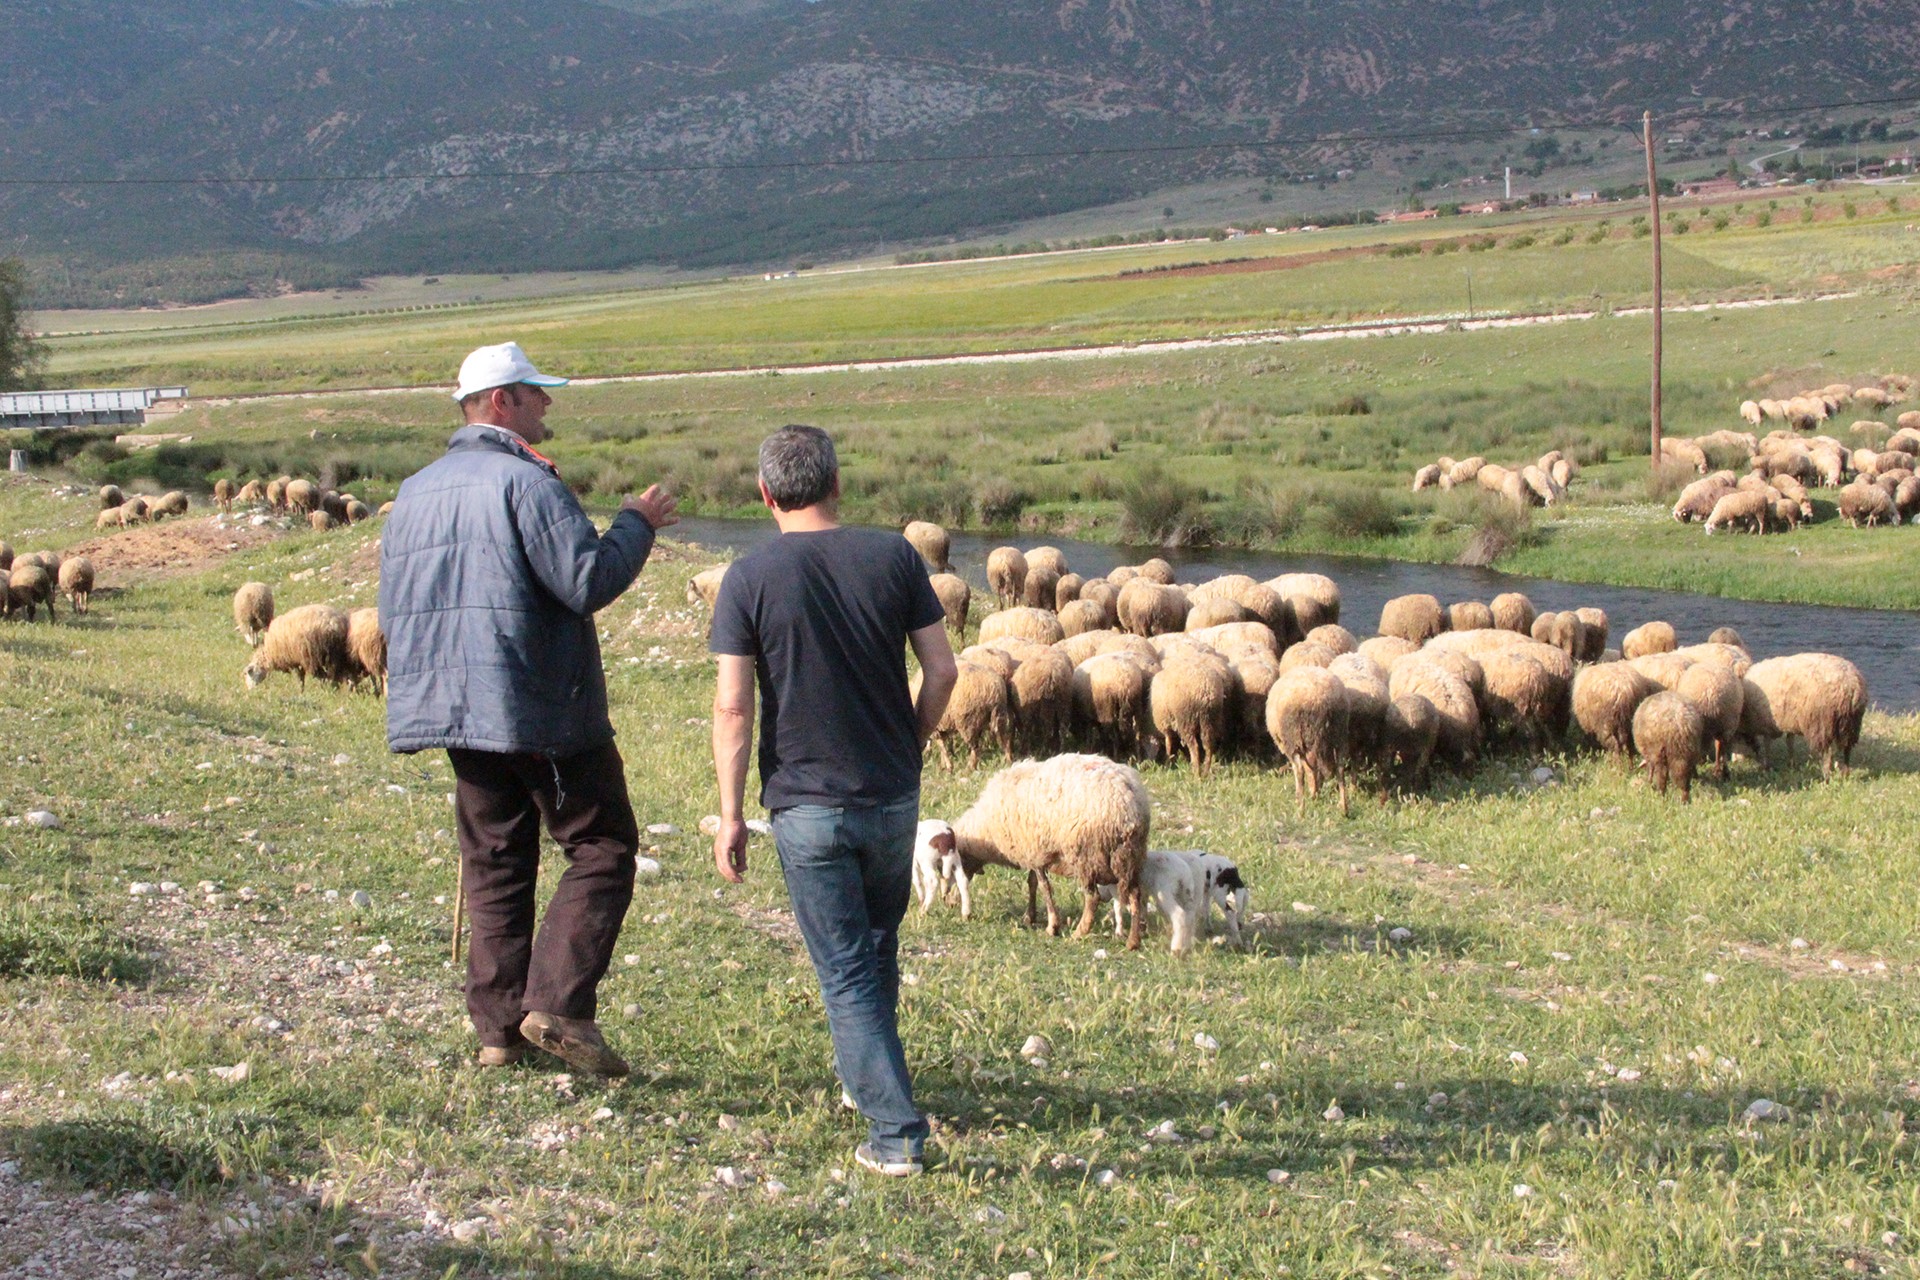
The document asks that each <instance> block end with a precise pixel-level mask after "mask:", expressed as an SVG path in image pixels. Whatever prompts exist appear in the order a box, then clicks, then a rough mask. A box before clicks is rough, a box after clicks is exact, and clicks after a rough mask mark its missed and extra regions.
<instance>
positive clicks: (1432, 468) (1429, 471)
mask: <svg viewBox="0 0 1920 1280" xmlns="http://www.w3.org/2000/svg"><path fill="white" fill-rule="evenodd" d="M1444 474H1445V473H1444V472H1442V471H1441V470H1440V464H1439V463H1436V462H1429V463H1428V464H1427V465H1426V466H1424V467H1421V468H1420V469H1419V470H1418V471H1416V472H1414V473H1413V491H1414V492H1415V493H1418V492H1420V491H1421V490H1422V489H1431V488H1433V487H1435V486H1436V485H1438V484H1439V483H1440V478H1441V476H1442V475H1444Z"/></svg>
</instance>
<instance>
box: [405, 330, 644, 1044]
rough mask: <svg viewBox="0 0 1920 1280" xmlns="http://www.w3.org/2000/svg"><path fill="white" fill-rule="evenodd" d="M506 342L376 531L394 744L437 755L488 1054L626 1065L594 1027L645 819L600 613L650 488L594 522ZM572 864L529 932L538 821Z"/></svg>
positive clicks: (636, 536)
mask: <svg viewBox="0 0 1920 1280" xmlns="http://www.w3.org/2000/svg"><path fill="white" fill-rule="evenodd" d="M566 381H567V380H566V379H565V378H556V377H550V376H548V375H547V374H543V373H541V372H540V371H539V370H538V369H536V368H534V365H533V362H532V361H531V360H529V359H527V356H526V353H525V352H524V351H522V350H521V349H520V347H519V345H518V344H517V343H512V342H503V343H500V344H499V345H497V346H491V347H481V348H480V349H479V350H477V351H475V352H474V353H473V354H471V355H469V356H468V357H467V358H466V361H465V363H463V364H462V365H461V366H460V386H459V389H458V390H457V391H455V392H454V398H455V399H456V400H458V401H459V402H460V409H461V412H462V414H463V415H464V416H465V419H466V425H465V426H463V427H461V428H460V429H459V430H458V431H456V432H454V433H453V438H452V439H451V440H450V441H449V442H448V444H447V452H446V454H445V456H443V457H442V458H441V459H440V460H439V461H437V462H435V463H433V464H432V465H431V466H428V467H426V468H425V469H423V470H421V471H420V472H418V473H416V474H415V475H413V476H411V477H409V478H408V480H407V481H406V483H404V484H402V485H401V486H400V494H399V497H398V498H397V499H396V500H395V502H394V508H393V513H392V515H391V516H389V517H388V520H387V525H386V528H385V530H383V532H382V536H381V539H380V622H381V626H382V627H383V628H384V629H385V631H386V634H387V644H388V650H387V672H388V693H387V743H388V746H389V747H390V748H391V749H392V750H394V751H398V752H413V751H425V750H429V749H434V748H444V749H445V750H446V752H447V758H448V759H449V760H450V761H451V762H452V764H453V773H454V778H455V789H454V807H455V817H456V821H457V825H458V828H459V839H460V859H461V872H462V880H463V886H464V890H465V894H466V901H467V913H468V916H469V917H470V918H471V920H472V922H473V941H472V945H471V947H470V949H469V951H468V953H467V1011H468V1013H469V1014H470V1016H471V1017H472V1019H473V1025H474V1030H475V1031H477V1032H478V1033H479V1037H480V1046H481V1047H480V1056H479V1061H480V1062H481V1063H482V1064H483V1065H487V1066H506V1065H510V1064H512V1063H514V1062H517V1061H518V1060H519V1059H520V1058H521V1057H522V1056H523V1055H524V1054H525V1053H526V1049H527V1046H528V1044H529V1043H531V1044H533V1045H535V1046H538V1047H539V1048H541V1049H544V1050H546V1051H547V1052H549V1053H552V1054H555V1055H557V1056H558V1057H561V1058H564V1059H565V1060H566V1061H567V1062H569V1063H571V1064H573V1065H574V1066H576V1067H579V1068H581V1069H582V1070H586V1071H591V1072H595V1073H598V1074H600V1075H608V1076H618V1075H625V1074H626V1071H627V1064H626V1063H625V1062H623V1061H621V1059H620V1057H619V1056H618V1055H617V1054H615V1053H614V1052H613V1050H612V1049H610V1048H609V1047H608V1046H607V1043H606V1041H605V1039H603V1038H602V1036H601V1034H600V1029H599V1026H598V1024H597V1023H596V1022H595V1020H594V1019H595V1012H596V993H597V990H598V987H599V983H600V979H601V978H602V977H603V976H604V975H605V974H606V971H607V963H608V961H609V960H610V959H611V958H612V955H613V947H614V943H615V941H616V940H617V939H618V937H619V935H620V925H621V922H622V921H623V920H624V919H625V918H626V912H627V904H628V903H629V902H630V901H631V900H632V897H633V876H634V851H635V848H636V846H637V845H638V843H639V829H638V825H637V824H636V822H635V820H634V815H633V805H632V804H631V802H630V801H629V800H628V798H627V779H626V770H625V766H624V764H623V763H622V761H621V759H620V752H619V751H618V749H616V748H615V746H614V742H613V725H612V722H611V721H610V720H609V719H608V716H607V686H606V676H605V674H604V672H603V671H602V668H601V665H600V643H599V637H598V635H597V634H596V633H595V631H594V625H593V615H594V613H595V612H596V611H597V610H599V609H602V608H604V607H605V606H606V605H608V604H609V603H611V602H612V601H613V600H614V599H615V598H616V597H618V596H619V595H620V593H621V592H623V591H625V590H626V589H627V588H628V587H629V586H631V585H632V584H633V580H634V579H635V578H636V577H638V576H639V573H640V569H641V566H642V565H644V564H645V563H646V560H647V554H648V553H649V552H650V551H651V550H652V549H653V537H654V531H655V530H656V529H661V528H664V527H666V526H667V525H670V524H673V523H674V522H675V520H676V519H677V517H676V516H675V515H674V500H673V498H672V497H671V496H670V495H669V494H667V493H666V492H664V491H663V490H662V489H661V488H660V486H658V485H652V486H649V487H648V489H647V491H646V492H645V493H643V494H641V495H640V496H639V497H637V498H634V497H629V498H627V499H626V500H625V501H623V502H622V503H621V504H620V510H619V512H618V513H617V514H616V515H615V516H614V518H613V523H612V524H611V525H609V526H608V528H607V531H606V532H605V533H604V534H602V533H599V532H598V531H597V530H596V529H595V528H594V524H593V521H592V520H590V519H589V518H588V517H587V513H586V512H585V511H583V510H582V509H581V507H580V503H579V501H578V500H577V499H575V497H574V496H573V493H572V491H571V490H569V489H568V488H567V486H566V485H565V484H563V483H562V482H561V480H560V475H559V472H558V471H557V470H556V469H555V468H554V465H553V464H552V463H551V462H549V461H548V460H547V459H546V458H544V457H542V456H541V455H540V453H539V452H538V451H537V449H536V448H535V446H537V445H539V444H540V443H541V442H542V441H544V440H546V439H547V437H548V436H549V434H550V433H549V432H548V430H547V426H546V421H545V418H546V412H547V406H548V405H550V404H552V403H553V400H552V397H550V396H549V395H548V394H547V388H549V387H558V386H564V385H566ZM542 823H544V824H545V825H546V828H547V831H548V832H549V833H550V834H551V835H552V836H553V838H554V840H555V842H557V843H558V844H559V845H560V847H561V849H562V850H563V851H564V852H565V854H566V857H567V868H566V870H565V871H564V872H563V873H562V874H561V876H560V883H559V884H558V886H556V888H555V889H554V893H553V900H552V901H551V902H550V903H549V904H548V907H547V913H546V918H545V920H544V921H542V922H541V925H540V930H539V933H538V935H537V936H536V934H535V932H534V888H535V878H536V876H537V874H538V871H539V866H540V827H541V824H542Z"/></svg>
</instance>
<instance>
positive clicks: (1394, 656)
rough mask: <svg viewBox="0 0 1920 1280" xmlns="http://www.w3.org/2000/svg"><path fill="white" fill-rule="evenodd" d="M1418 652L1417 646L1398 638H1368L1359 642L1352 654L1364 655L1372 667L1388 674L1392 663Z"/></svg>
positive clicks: (1391, 668) (1418, 647)
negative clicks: (1369, 660) (1372, 664)
mask: <svg viewBox="0 0 1920 1280" xmlns="http://www.w3.org/2000/svg"><path fill="white" fill-rule="evenodd" d="M1419 650H1420V646H1419V645H1417V644H1415V643H1413V641H1411V640H1403V639H1401V638H1400V637H1399V636H1368V637H1367V638H1366V639H1365V640H1362V641H1361V642H1360V644H1359V646H1358V648H1356V649H1355V650H1354V652H1356V653H1362V654H1365V655H1366V656H1367V657H1368V658H1369V659H1371V660H1372V661H1373V663H1374V665H1376V666H1378V667H1379V668H1380V669H1381V670H1382V671H1386V672H1389V673H1390V672H1392V670H1393V664H1394V663H1396V662H1398V661H1400V659H1402V658H1404V657H1406V656H1407V655H1408V654H1410V653H1417V652H1419Z"/></svg>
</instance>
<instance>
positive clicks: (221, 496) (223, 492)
mask: <svg viewBox="0 0 1920 1280" xmlns="http://www.w3.org/2000/svg"><path fill="white" fill-rule="evenodd" d="M239 491H240V489H239V486H238V485H236V484H234V482H233V481H231V480H229V479H227V478H226V477H225V476H222V477H221V478H220V479H218V480H215V481H214V482H213V502H214V505H215V506H217V507H219V508H220V509H221V510H222V511H231V510H233V498H234V495H235V494H236V493H238V492H239Z"/></svg>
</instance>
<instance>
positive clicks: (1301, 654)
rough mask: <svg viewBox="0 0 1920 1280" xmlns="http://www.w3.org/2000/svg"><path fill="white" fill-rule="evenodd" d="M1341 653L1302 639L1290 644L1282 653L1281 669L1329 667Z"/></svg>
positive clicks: (1283, 670) (1284, 670)
mask: <svg viewBox="0 0 1920 1280" xmlns="http://www.w3.org/2000/svg"><path fill="white" fill-rule="evenodd" d="M1339 656H1340V655H1339V654H1337V653H1335V652H1334V651H1333V650H1331V649H1329V648H1327V646H1325V645H1323V644H1309V643H1308V642H1307V641H1305V640H1302V641H1301V642H1300V643H1299V644H1290V645H1288V646H1287V651H1286V652H1285V653H1283V654H1281V655H1280V670H1281V671H1282V672H1283V673H1284V672H1288V671H1292V670H1293V669H1294V668H1295V667H1328V666H1331V665H1332V664H1333V660H1334V659H1335V658H1337V657H1339Z"/></svg>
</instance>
